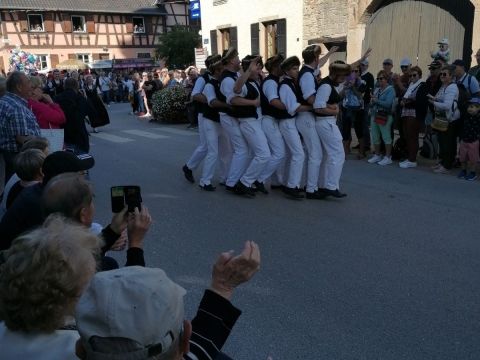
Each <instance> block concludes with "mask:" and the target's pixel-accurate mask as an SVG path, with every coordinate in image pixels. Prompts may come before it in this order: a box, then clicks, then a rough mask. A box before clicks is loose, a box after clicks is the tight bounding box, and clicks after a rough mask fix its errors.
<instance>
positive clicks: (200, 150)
mask: <svg viewBox="0 0 480 360" xmlns="http://www.w3.org/2000/svg"><path fill="white" fill-rule="evenodd" d="M220 59H221V56H220V55H213V56H209V57H207V59H206V60H205V65H206V66H207V71H206V72H205V74H203V75H202V76H200V77H199V78H198V79H197V81H196V82H195V85H194V87H193V89H192V94H191V97H192V100H193V101H194V103H195V108H196V110H197V112H198V133H199V138H200V142H199V144H198V146H197V147H196V149H195V150H194V151H193V154H192V156H191V157H190V159H189V160H188V161H187V163H186V164H185V165H184V166H183V168H182V170H183V174H184V175H185V178H186V179H187V180H188V181H189V182H191V183H194V182H195V178H194V177H193V170H195V169H196V168H197V167H198V165H200V163H201V162H202V160H203V159H204V158H205V156H206V155H207V142H206V139H205V129H204V126H203V109H204V107H205V106H206V105H207V98H206V97H205V95H203V93H202V92H203V89H204V88H205V84H206V83H207V82H208V80H209V79H210V75H211V74H210V72H209V71H208V68H209V67H210V65H211V64H212V62H217V61H219V60H220Z"/></svg>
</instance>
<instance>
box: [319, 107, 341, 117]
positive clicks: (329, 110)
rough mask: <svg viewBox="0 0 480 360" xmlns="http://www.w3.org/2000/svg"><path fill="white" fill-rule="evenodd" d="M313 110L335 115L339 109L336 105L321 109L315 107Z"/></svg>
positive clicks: (322, 113) (321, 113)
mask: <svg viewBox="0 0 480 360" xmlns="http://www.w3.org/2000/svg"><path fill="white" fill-rule="evenodd" d="M315 112H316V113H317V114H320V115H328V116H337V115H338V112H339V109H338V106H337V107H335V108H333V107H332V108H330V107H326V108H323V109H315Z"/></svg>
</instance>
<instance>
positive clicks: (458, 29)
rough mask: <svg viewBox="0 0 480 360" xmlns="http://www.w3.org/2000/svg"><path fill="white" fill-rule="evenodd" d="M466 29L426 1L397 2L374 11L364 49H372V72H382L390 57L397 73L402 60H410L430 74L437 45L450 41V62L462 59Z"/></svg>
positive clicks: (443, 11) (452, 17) (368, 24)
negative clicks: (432, 53) (441, 41)
mask: <svg viewBox="0 0 480 360" xmlns="http://www.w3.org/2000/svg"><path fill="white" fill-rule="evenodd" d="M464 36H465V28H464V26H463V25H462V24H461V23H460V22H458V21H457V20H456V19H455V17H454V16H452V15H451V14H450V13H449V12H447V11H445V10H444V9H442V8H440V7H438V6H436V5H434V4H430V3H427V2H423V1H412V0H405V1H399V2H394V3H392V4H390V5H387V6H385V7H383V8H381V9H379V10H378V11H377V12H375V13H374V14H373V15H372V17H371V18H370V20H369V22H368V23H367V27H366V30H365V39H364V41H363V50H366V49H367V48H369V47H371V48H372V49H373V52H372V55H371V56H370V71H372V72H377V71H379V70H381V69H382V62H383V60H384V59H386V58H391V59H392V60H393V62H394V71H395V72H399V71H400V60H401V59H402V58H404V57H408V58H409V59H410V60H411V61H412V64H413V65H418V66H420V68H421V69H422V70H423V72H424V74H425V75H424V77H426V74H427V73H428V64H430V63H431V62H432V58H431V56H430V52H431V51H433V50H435V51H436V50H438V45H437V42H438V41H439V40H440V39H443V38H445V37H446V38H448V39H449V41H450V60H451V61H454V60H455V59H461V58H463V47H464V45H463V44H464V41H463V39H464Z"/></svg>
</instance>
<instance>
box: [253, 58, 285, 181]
mask: <svg viewBox="0 0 480 360" xmlns="http://www.w3.org/2000/svg"><path fill="white" fill-rule="evenodd" d="M283 60H285V59H284V57H283V56H282V55H275V56H272V57H271V58H269V59H267V61H266V63H265V68H266V69H267V71H268V74H269V75H268V76H267V77H266V78H265V80H264V81H263V84H262V91H261V100H262V101H261V103H262V129H263V132H264V133H265V136H266V137H267V141H268V146H269V147H270V153H271V154H272V157H271V159H270V167H269V169H268V170H267V171H266V172H265V177H266V178H265V179H259V181H260V182H262V183H263V182H265V181H266V180H267V179H268V178H269V177H272V182H271V185H270V187H271V189H283V186H284V185H285V180H284V172H285V156H286V148H285V142H284V141H283V137H282V134H281V132H280V127H279V121H280V120H279V119H281V118H282V114H283V113H284V111H285V105H283V103H282V102H281V101H280V98H279V95H278V85H279V83H280V77H281V76H282V75H283V71H282V69H281V68H280V65H281V63H282V61H283Z"/></svg>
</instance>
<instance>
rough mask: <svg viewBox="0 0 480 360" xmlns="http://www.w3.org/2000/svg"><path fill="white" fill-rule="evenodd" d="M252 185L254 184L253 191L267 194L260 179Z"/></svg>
mask: <svg viewBox="0 0 480 360" xmlns="http://www.w3.org/2000/svg"><path fill="white" fill-rule="evenodd" d="M253 185H254V186H255V191H259V192H261V193H262V194H265V195H267V194H268V191H267V189H265V185H264V184H263V183H261V182H260V181H255V182H254V183H253Z"/></svg>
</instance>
